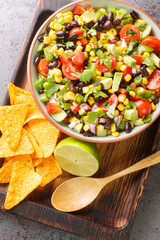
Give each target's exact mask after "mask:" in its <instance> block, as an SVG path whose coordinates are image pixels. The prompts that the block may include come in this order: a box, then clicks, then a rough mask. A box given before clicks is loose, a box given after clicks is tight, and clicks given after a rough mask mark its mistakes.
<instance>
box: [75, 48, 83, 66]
mask: <svg viewBox="0 0 160 240" xmlns="http://www.w3.org/2000/svg"><path fill="white" fill-rule="evenodd" d="M84 59H85V54H84V52H80V51H75V52H74V55H73V57H72V62H73V63H74V64H76V65H78V66H81V65H82V64H83V62H84Z"/></svg>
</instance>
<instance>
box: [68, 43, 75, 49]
mask: <svg viewBox="0 0 160 240" xmlns="http://www.w3.org/2000/svg"><path fill="white" fill-rule="evenodd" d="M73 46H74V43H73V42H66V47H67V48H70V47H73Z"/></svg>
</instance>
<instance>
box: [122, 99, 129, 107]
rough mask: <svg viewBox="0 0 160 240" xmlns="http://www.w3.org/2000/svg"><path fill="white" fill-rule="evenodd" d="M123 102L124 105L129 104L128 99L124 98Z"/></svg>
mask: <svg viewBox="0 0 160 240" xmlns="http://www.w3.org/2000/svg"><path fill="white" fill-rule="evenodd" d="M123 104H124V105H125V106H127V105H128V104H129V99H128V98H126V100H125V101H124V102H123Z"/></svg>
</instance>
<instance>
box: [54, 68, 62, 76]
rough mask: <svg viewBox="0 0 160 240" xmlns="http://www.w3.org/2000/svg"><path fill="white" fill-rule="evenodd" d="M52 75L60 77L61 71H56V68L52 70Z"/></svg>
mask: <svg viewBox="0 0 160 240" xmlns="http://www.w3.org/2000/svg"><path fill="white" fill-rule="evenodd" d="M52 74H53V75H54V76H57V77H59V76H62V72H61V70H60V69H58V68H53V70H52Z"/></svg>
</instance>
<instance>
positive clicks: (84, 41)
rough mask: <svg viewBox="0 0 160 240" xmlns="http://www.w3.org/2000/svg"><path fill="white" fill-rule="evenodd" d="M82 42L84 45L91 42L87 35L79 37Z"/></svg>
mask: <svg viewBox="0 0 160 240" xmlns="http://www.w3.org/2000/svg"><path fill="white" fill-rule="evenodd" d="M79 40H80V42H81V43H82V44H83V45H87V44H88V43H89V40H88V39H87V38H86V37H85V38H81V39H79Z"/></svg>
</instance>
